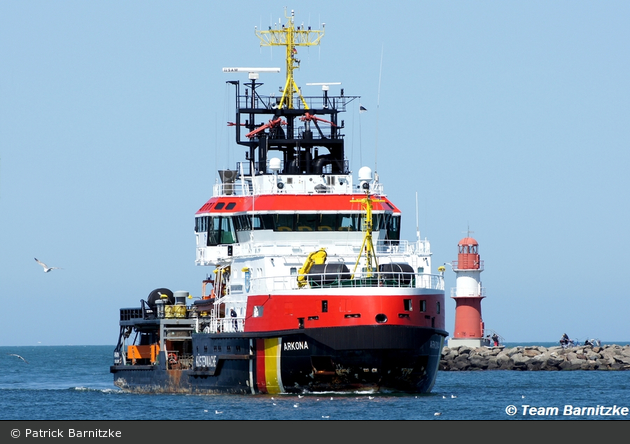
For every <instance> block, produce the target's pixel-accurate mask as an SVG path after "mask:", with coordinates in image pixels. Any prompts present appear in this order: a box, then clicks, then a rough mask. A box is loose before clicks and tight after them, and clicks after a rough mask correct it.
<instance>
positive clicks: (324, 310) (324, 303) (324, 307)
mask: <svg viewBox="0 0 630 444" xmlns="http://www.w3.org/2000/svg"><path fill="white" fill-rule="evenodd" d="M322 313H328V301H322Z"/></svg>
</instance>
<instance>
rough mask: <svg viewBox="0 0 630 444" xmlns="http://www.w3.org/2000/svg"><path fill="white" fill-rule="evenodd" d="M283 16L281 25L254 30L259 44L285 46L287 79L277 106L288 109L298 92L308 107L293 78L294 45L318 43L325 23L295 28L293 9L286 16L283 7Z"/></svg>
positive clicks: (297, 66) (297, 61)
mask: <svg viewBox="0 0 630 444" xmlns="http://www.w3.org/2000/svg"><path fill="white" fill-rule="evenodd" d="M284 16H285V18H286V19H287V23H286V24H285V25H280V24H279V25H280V26H281V27H280V28H277V29H272V28H271V26H270V27H269V30H267V31H259V30H258V29H256V31H255V32H256V35H257V36H258V38H259V39H260V46H284V47H286V66H287V80H286V83H285V85H284V90H283V91H282V98H281V99H280V104H279V108H280V109H282V108H283V107H284V106H286V107H287V108H288V109H293V108H294V106H293V97H294V95H295V94H298V95H299V97H300V100H301V101H302V104H303V105H304V109H308V105H307V104H306V101H305V100H304V97H302V93H301V92H300V89H299V88H298V87H297V85H296V83H295V80H294V79H293V70H295V69H297V68H299V67H300V60H299V59H297V58H296V54H297V49H296V48H295V47H296V46H316V45H319V42H320V40H321V38H322V37H323V36H324V29H323V28H324V27H325V26H326V24H325V23H324V24H322V30H321V31H319V30H312V29H311V27H310V26H308V27H307V28H306V29H305V28H304V25H301V26H298V27H297V28H296V27H295V23H294V17H295V13H294V11H293V10H291V15H290V16H288V15H287V13H286V8H285V12H284Z"/></svg>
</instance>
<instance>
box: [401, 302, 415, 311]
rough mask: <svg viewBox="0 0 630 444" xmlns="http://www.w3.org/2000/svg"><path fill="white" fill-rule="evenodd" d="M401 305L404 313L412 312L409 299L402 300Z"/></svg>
mask: <svg viewBox="0 0 630 444" xmlns="http://www.w3.org/2000/svg"><path fill="white" fill-rule="evenodd" d="M403 305H404V308H405V311H413V306H412V304H411V299H403Z"/></svg>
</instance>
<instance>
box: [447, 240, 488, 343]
mask: <svg viewBox="0 0 630 444" xmlns="http://www.w3.org/2000/svg"><path fill="white" fill-rule="evenodd" d="M458 249H459V254H458V255H457V261H453V263H452V267H453V271H454V272H455V275H456V280H455V285H456V287H455V288H452V289H451V297H452V298H453V299H455V330H454V333H453V336H452V338H451V339H449V341H448V346H449V347H459V346H461V345H466V346H469V347H481V346H489V345H490V339H489V338H485V337H484V324H483V318H482V317H481V300H482V299H483V298H484V297H485V289H484V288H483V287H482V286H481V277H480V275H481V272H482V271H483V261H482V260H481V259H480V257H479V244H478V243H477V241H476V240H475V239H473V238H472V237H470V236H468V237H465V238H463V239H462V240H460V241H459V244H458Z"/></svg>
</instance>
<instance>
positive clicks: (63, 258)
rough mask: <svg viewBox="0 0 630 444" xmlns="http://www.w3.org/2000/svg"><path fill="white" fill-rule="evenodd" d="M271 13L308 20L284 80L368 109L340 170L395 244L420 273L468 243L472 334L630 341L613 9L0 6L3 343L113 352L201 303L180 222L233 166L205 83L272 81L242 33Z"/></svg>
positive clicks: (622, 57)
mask: <svg viewBox="0 0 630 444" xmlns="http://www.w3.org/2000/svg"><path fill="white" fill-rule="evenodd" d="M285 8H286V11H287V12H289V13H290V11H291V10H294V11H295V17H296V19H295V20H296V23H298V24H300V23H304V24H305V25H310V26H312V27H313V28H314V29H321V25H322V24H324V23H325V35H324V37H323V38H322V41H321V45H319V46H317V47H312V48H300V49H299V58H300V60H301V65H300V68H299V69H298V70H297V71H296V72H295V79H296V82H297V83H298V84H299V85H301V86H302V85H304V84H305V83H307V82H341V83H342V86H343V88H344V90H345V93H346V94H347V95H358V96H361V98H360V99H359V100H358V101H355V102H354V103H353V106H352V107H349V109H348V112H347V113H346V114H345V115H344V116H343V117H341V118H343V119H344V120H345V122H346V129H345V134H346V147H347V148H346V154H347V156H348V158H349V161H350V165H351V169H352V170H353V171H354V173H355V176H356V173H357V172H358V170H359V168H360V167H361V166H369V167H371V168H372V169H373V170H375V171H376V172H377V173H378V175H379V177H380V179H381V182H382V183H383V184H384V188H385V193H386V194H387V195H388V197H389V198H390V199H391V200H392V201H393V202H394V203H395V204H396V205H397V206H398V207H399V208H400V209H401V210H402V212H403V223H402V231H403V238H406V239H409V240H412V241H413V240H415V238H416V229H419V231H420V236H421V237H422V238H427V239H428V240H429V241H430V242H431V248H432V251H433V260H434V269H437V266H438V265H441V264H443V263H449V262H452V261H454V260H456V259H457V244H458V242H459V241H460V240H461V239H462V238H464V237H466V236H467V233H468V232H469V231H470V235H471V236H472V237H474V238H475V239H476V240H477V241H478V242H479V252H480V255H481V259H482V260H483V261H484V271H483V272H482V274H481V279H482V285H483V287H484V288H485V295H486V298H485V299H484V300H483V302H482V315H483V320H484V322H485V325H486V328H487V329H490V330H493V331H496V332H497V333H498V334H499V335H500V336H502V337H503V338H504V340H505V341H507V342H531V343H532V344H535V343H539V342H553V341H557V340H558V339H559V338H560V336H561V335H562V334H563V333H565V332H566V333H567V334H568V335H569V336H570V337H572V338H576V339H578V340H580V341H583V340H585V339H587V338H597V339H600V340H601V341H605V342H616V343H627V342H628V341H630V331H629V328H630V327H629V325H630V323H629V322H628V319H629V314H630V289H629V288H628V285H627V282H628V276H629V272H628V270H627V267H626V265H627V263H628V260H630V256H629V254H630V240H629V235H628V228H629V221H630V205H629V202H630V174H628V168H629V167H630V152H629V149H628V148H629V145H630V125H629V122H630V75H629V74H630V57H629V56H630V27H629V26H628V22H629V21H630V3H629V2H627V1H606V2H592V1H581V0H571V1H568V0H567V1H557V0H546V1H536V0H528V1H519V0H515V1H510V2H505V1H424V0H415V1H413V2H411V1H409V2H394V3H391V4H388V3H386V2H385V3H384V2H380V1H372V0H364V1H361V2H357V1H352V2H351V1H348V2H345V1H344V2H339V1H329V0H322V1H318V2H307V1H294V2H293V3H292V4H290V3H288V2H286V1H284V2H278V1H274V0H271V1H266V2H259V1H252V0H242V1H240V2H238V4H237V5H236V4H232V3H230V2H213V1H195V0H189V1H186V2H175V1H159V0H152V1H138V0H129V1H122V0H107V1H105V0H92V1H89V2H86V1H81V0H65V1H35V0H25V1H13V0H5V1H2V2H0V295H1V297H2V300H3V301H4V307H3V314H4V315H3V317H2V321H1V323H0V325H2V330H3V334H2V336H0V345H15V346H17V345H38V344H40V345H109V344H111V345H112V347H113V346H114V344H115V343H116V341H117V338H118V317H119V309H120V308H124V307H138V306H139V305H140V300H141V299H146V298H147V296H148V295H149V293H150V292H151V291H152V290H153V289H155V288H160V287H166V288H170V289H172V290H173V291H178V290H184V291H189V292H190V293H191V294H192V295H193V296H199V295H200V294H201V281H202V279H203V278H204V277H205V276H206V274H207V273H211V272H212V270H211V269H209V268H204V267H199V266H196V265H195V264H194V260H195V239H194V232H193V228H194V215H195V212H196V211H197V210H198V209H199V208H200V207H201V206H202V205H203V204H204V203H205V202H206V201H207V199H209V198H210V197H211V195H212V185H213V184H214V183H215V181H216V180H217V173H216V171H217V170H218V169H226V168H232V169H234V167H235V165H236V162H237V161H241V160H243V154H242V151H243V149H241V148H240V147H239V148H237V147H236V145H235V144H234V142H233V139H234V137H233V133H232V132H231V131H230V128H228V127H227V125H226V122H227V121H230V120H233V118H234V114H233V92H234V91H233V89H231V87H229V86H228V85H227V83H226V82H227V81H228V80H234V79H235V78H234V77H233V75H232V76H230V75H227V74H225V73H223V72H222V68H223V67H229V66H265V67H281V68H282V73H281V74H271V73H263V74H261V81H262V82H263V83H265V86H264V87H263V89H264V88H265V87H267V86H269V91H275V90H276V89H277V87H278V86H281V85H282V84H283V83H284V53H283V51H282V49H281V48H274V49H271V48H261V47H260V45H259V43H260V42H259V40H258V38H257V37H256V35H255V33H254V29H255V27H258V28H264V27H267V26H270V25H273V24H274V23H278V20H279V19H282V20H281V21H282V22H284V21H285V19H284V15H285ZM240 80H243V81H244V80H245V78H243V79H240ZM304 88H309V87H307V86H304ZM312 93H313V94H317V93H318V91H313V92H312ZM305 94H310V92H309V91H308V90H305ZM359 104H360V105H363V106H364V107H365V108H367V110H368V112H366V113H358V105H359ZM35 257H36V258H38V259H40V260H42V261H44V262H45V263H47V264H48V265H51V266H56V267H61V268H63V269H62V270H54V271H52V272H50V273H43V271H42V268H41V267H40V266H39V265H38V264H37V263H36V262H35V261H34V260H33V259H34V258H35ZM445 278H446V283H445V286H446V293H447V297H446V299H447V312H446V324H447V331H449V332H451V331H452V330H453V328H454V315H455V302H454V301H453V299H451V298H450V297H449V296H450V289H451V288H452V287H454V286H455V273H454V272H453V271H452V270H451V269H450V268H449V269H447V272H446V273H445Z"/></svg>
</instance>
